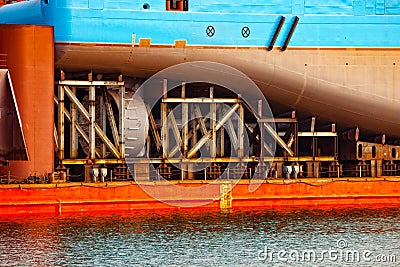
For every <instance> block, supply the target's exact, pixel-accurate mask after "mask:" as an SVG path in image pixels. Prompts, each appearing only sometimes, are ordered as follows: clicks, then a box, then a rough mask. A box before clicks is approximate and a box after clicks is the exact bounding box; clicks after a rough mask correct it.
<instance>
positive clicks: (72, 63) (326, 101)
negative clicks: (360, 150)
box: [55, 43, 400, 138]
mask: <svg viewBox="0 0 400 267" xmlns="http://www.w3.org/2000/svg"><path fill="white" fill-rule="evenodd" d="M189 61H212V62H218V63H223V64H226V65H229V66H231V67H234V68H236V69H238V70H240V71H242V72H243V73H244V74H246V75H247V76H248V77H250V78H251V79H252V80H253V81H254V82H255V83H256V84H257V85H258V86H259V88H260V89H261V90H262V92H263V93H264V95H265V96H266V97H267V100H268V101H270V103H271V104H272V105H273V111H274V112H275V113H276V114H274V115H279V112H286V111H288V110H297V111H299V113H302V112H303V113H305V114H312V115H316V116H319V117H320V118H322V119H324V120H325V121H327V122H336V123H337V125H338V129H339V130H346V128H352V127H359V128H361V129H362V130H363V131H366V132H369V133H374V134H381V133H385V134H387V135H388V136H390V137H396V138H398V137H400V121H399V120H398V117H397V115H396V114H399V112H400V93H399V92H400V82H399V78H400V68H399V67H398V65H399V64H400V49H394V48H390V49H389V48H386V49H384V48H381V49H373V48H370V49H361V48H359V49H355V48H352V49H333V48H331V49H316V48H291V49H289V50H287V51H285V53H282V52H281V51H280V50H278V49H276V50H273V51H269V52H268V51H266V48H264V47H230V48H229V47H206V46H202V47H199V46H187V47H186V46H185V47H184V48H174V47H173V46H167V45H165V46H162V45H154V46H149V47H140V46H139V45H136V46H132V45H111V44H88V43H57V44H56V58H55V65H56V67H57V68H61V69H63V70H65V71H87V70H88V69H90V70H92V71H94V72H99V73H107V72H111V73H122V74H124V75H126V76H135V77H149V76H151V75H152V74H155V73H156V72H158V71H160V70H162V69H164V68H167V67H169V66H172V65H175V64H179V63H184V62H189ZM243 90H244V92H245V90H246V89H245V88H243Z"/></svg>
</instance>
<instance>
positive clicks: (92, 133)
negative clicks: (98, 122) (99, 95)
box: [89, 86, 96, 159]
mask: <svg viewBox="0 0 400 267" xmlns="http://www.w3.org/2000/svg"><path fill="white" fill-rule="evenodd" d="M95 101H96V87H95V86H89V158H90V159H95V157H96V153H95V152H96V130H95V128H94V127H95V124H94V123H95V119H96V110H95V109H96V103H95Z"/></svg>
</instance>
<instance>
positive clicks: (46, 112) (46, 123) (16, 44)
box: [0, 25, 54, 178]
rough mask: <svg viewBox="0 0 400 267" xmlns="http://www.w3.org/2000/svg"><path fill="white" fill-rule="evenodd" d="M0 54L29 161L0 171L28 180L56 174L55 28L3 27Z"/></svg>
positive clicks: (13, 163) (0, 29)
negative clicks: (18, 116)
mask: <svg viewBox="0 0 400 267" xmlns="http://www.w3.org/2000/svg"><path fill="white" fill-rule="evenodd" d="M0 54H7V66H8V69H9V71H10V75H11V79H12V83H13V86H14V90H15V94H16V99H17V103H18V107H19V111H20V115H21V121H22V125H23V129H24V134H25V140H26V144H27V147H28V155H29V158H30V160H29V161H12V162H10V167H9V168H0V172H2V173H7V172H8V170H10V171H11V175H14V176H17V177H20V178H26V177H27V176H29V175H30V174H32V175H34V174H35V173H36V174H37V175H38V176H42V175H43V173H46V172H53V168H54V166H53V164H54V141H53V140H54V132H53V131H54V128H53V125H54V41H53V28H52V27H43V26H29V25H0Z"/></svg>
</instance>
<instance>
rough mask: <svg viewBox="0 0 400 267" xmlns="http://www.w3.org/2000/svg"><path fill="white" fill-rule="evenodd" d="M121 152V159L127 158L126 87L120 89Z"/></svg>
mask: <svg viewBox="0 0 400 267" xmlns="http://www.w3.org/2000/svg"><path fill="white" fill-rule="evenodd" d="M119 96H120V99H119V101H120V103H119V105H120V110H119V151H120V153H121V158H125V86H124V85H121V86H120V87H119Z"/></svg>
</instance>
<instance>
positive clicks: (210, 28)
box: [206, 25, 215, 37]
mask: <svg viewBox="0 0 400 267" xmlns="http://www.w3.org/2000/svg"><path fill="white" fill-rule="evenodd" d="M206 34H207V36H208V37H213V36H214V34H215V28H214V26H211V25H210V26H208V27H207V29H206Z"/></svg>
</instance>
